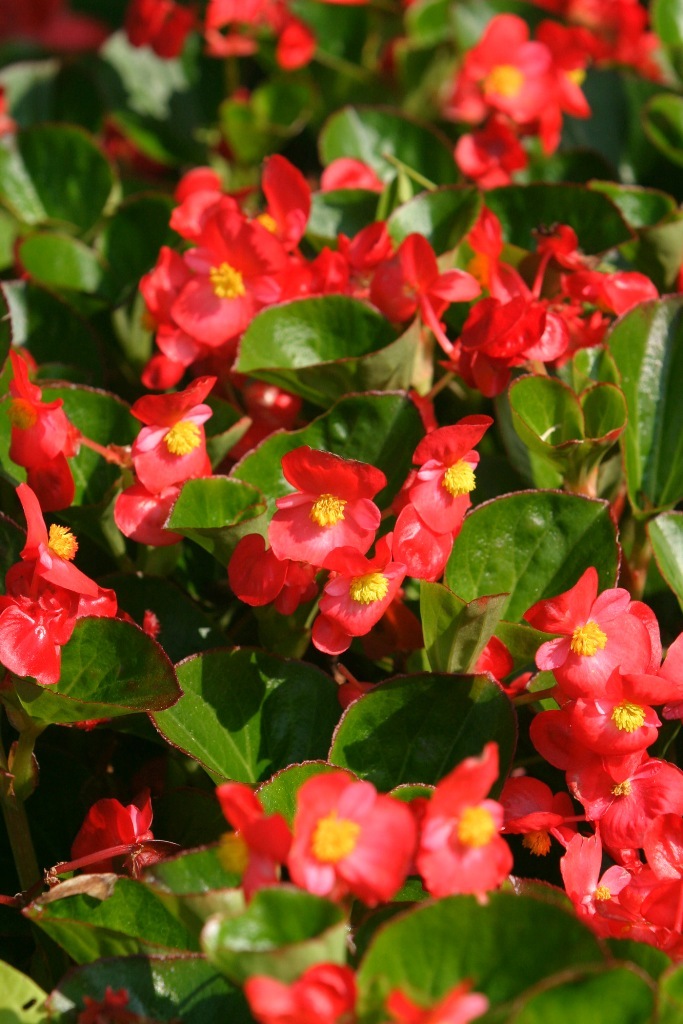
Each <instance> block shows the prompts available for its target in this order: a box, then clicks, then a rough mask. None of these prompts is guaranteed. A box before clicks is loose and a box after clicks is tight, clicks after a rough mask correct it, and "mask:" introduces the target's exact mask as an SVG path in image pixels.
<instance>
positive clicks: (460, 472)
mask: <svg viewBox="0 0 683 1024" xmlns="http://www.w3.org/2000/svg"><path fill="white" fill-rule="evenodd" d="M441 485H442V487H445V488H446V490H447V491H448V493H449V494H451V495H452V496H453V497H454V498H459V497H460V496H461V495H462V494H469V493H470V491H473V490H474V488H475V486H476V484H475V481H474V470H473V469H472V467H471V466H470V464H469V462H465V460H464V459H460V461H459V462H456V463H455V464H454V465H453V466H449V467H448V469H447V470H446V472H445V473H444V475H443V479H442V480H441Z"/></svg>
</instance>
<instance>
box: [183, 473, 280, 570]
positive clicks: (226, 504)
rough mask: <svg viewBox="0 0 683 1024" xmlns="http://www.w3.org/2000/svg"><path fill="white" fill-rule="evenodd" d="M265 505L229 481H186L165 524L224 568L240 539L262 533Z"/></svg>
mask: <svg viewBox="0 0 683 1024" xmlns="http://www.w3.org/2000/svg"><path fill="white" fill-rule="evenodd" d="M265 510H266V504H265V502H264V500H263V495H262V494H261V493H260V492H259V491H258V490H257V488H256V487H251V486H250V485H249V484H245V483H242V481H240V480H235V479H233V478H231V477H225V476H212V477H206V478H200V479H199V480H188V481H187V482H186V483H185V484H184V485H183V488H182V490H181V492H180V494H179V495H178V499H177V501H176V502H175V504H174V505H173V508H172V509H171V514H170V516H169V517H168V519H167V521H166V526H167V528H168V529H169V530H174V531H175V532H176V533H180V534H182V535H183V536H184V537H189V538H190V540H193V541H195V543H196V544H199V545H200V546H201V547H203V548H205V549H206V550H207V551H209V552H210V553H211V554H212V555H213V556H214V557H215V558H217V559H218V560H219V562H221V563H222V564H223V565H227V564H228V562H229V561H230V556H231V555H232V552H233V551H234V549H235V545H236V544H237V542H238V540H239V539H240V537H242V536H244V534H245V533H263V532H264V530H265V525H264V522H263V514H264V512H265Z"/></svg>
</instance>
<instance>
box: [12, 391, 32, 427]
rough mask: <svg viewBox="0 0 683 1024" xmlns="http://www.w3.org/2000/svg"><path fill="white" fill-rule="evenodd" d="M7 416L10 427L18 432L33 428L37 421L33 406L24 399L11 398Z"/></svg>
mask: <svg viewBox="0 0 683 1024" xmlns="http://www.w3.org/2000/svg"><path fill="white" fill-rule="evenodd" d="M7 415H8V416H9V421H10V423H11V424H12V426H13V427H17V428H18V429H19V430H28V428H29V427H33V426H35V424H36V421H37V420H38V413H37V412H36V410H35V406H33V405H32V404H31V403H30V402H29V401H27V399H25V398H13V399H12V401H11V402H10V404H9V408H8V410H7Z"/></svg>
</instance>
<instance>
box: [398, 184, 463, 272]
mask: <svg viewBox="0 0 683 1024" xmlns="http://www.w3.org/2000/svg"><path fill="white" fill-rule="evenodd" d="M481 206H482V199H481V193H480V192H479V191H478V190H477V189H475V188H470V187H467V186H464V187H463V186H462V185H460V186H458V185H455V186H452V187H450V188H438V189H435V190H434V191H433V192H422V193H420V195H417V196H415V198H414V199H410V200H409V201H408V202H407V203H404V204H403V206H399V207H398V208H397V209H396V210H394V212H393V213H392V214H391V216H390V218H389V222H388V228H389V234H390V235H391V237H392V238H393V239H394V241H395V242H397V243H398V242H402V241H403V239H404V238H407V237H408V235H410V234H412V233H413V232H415V231H416V232H417V233H418V234H420V235H424V236H425V238H426V239H427V241H428V242H429V243H430V245H431V246H432V248H433V249H434V251H435V252H436V253H437V255H438V254H440V253H443V252H447V251H448V250H449V249H454V248H455V247H456V245H457V244H458V242H460V241H461V239H462V238H463V237H464V236H465V235H466V234H467V232H468V231H469V230H470V228H472V227H473V225H474V223H475V221H476V219H477V217H478V216H479V211H480V209H481Z"/></svg>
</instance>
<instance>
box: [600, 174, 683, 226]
mask: <svg viewBox="0 0 683 1024" xmlns="http://www.w3.org/2000/svg"><path fill="white" fill-rule="evenodd" d="M589 188H590V189H591V191H593V192H601V193H602V194H603V195H605V196H608V198H609V199H611V200H612V202H613V203H614V205H615V206H616V207H617V208H618V209H619V210H621V213H622V215H623V217H624V220H625V221H626V223H627V224H628V225H629V226H630V227H632V228H635V229H636V230H640V229H641V228H647V227H652V226H653V225H655V224H658V223H659V222H660V221H662V220H664V218H665V217H668V216H669V215H670V214H672V213H673V212H674V211H675V209H676V200H675V199H674V198H673V196H669V195H667V194H666V192H661V191H660V190H659V189H655V188H643V187H642V186H641V185H622V184H621V183H620V182H616V181H591V183H590V185H589Z"/></svg>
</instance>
